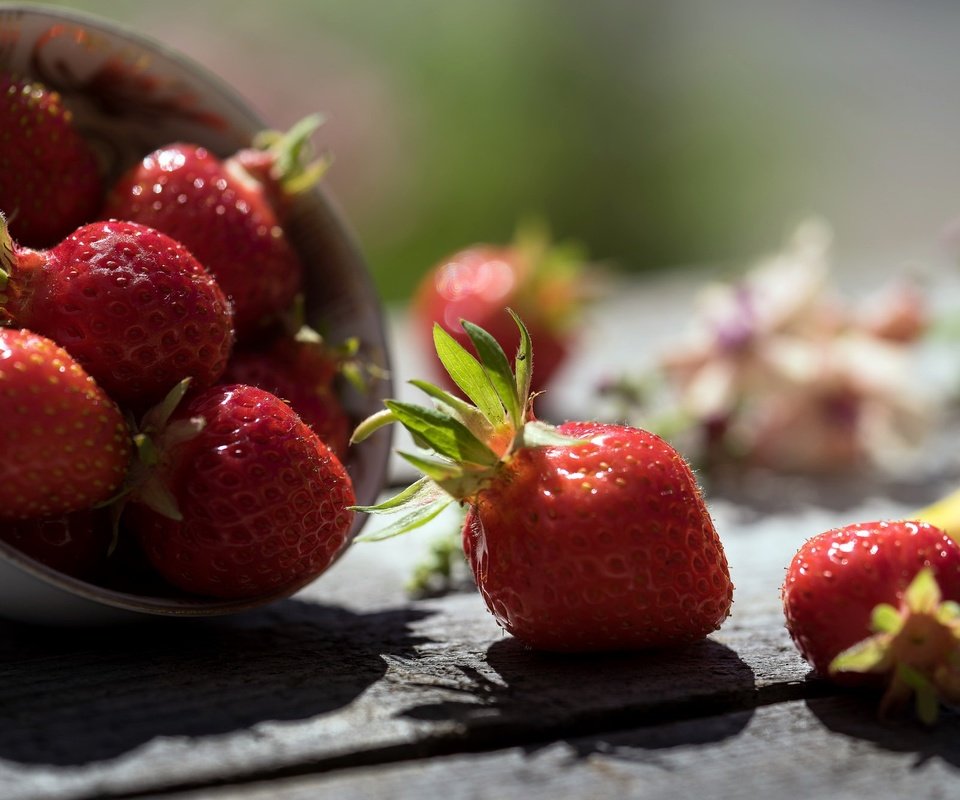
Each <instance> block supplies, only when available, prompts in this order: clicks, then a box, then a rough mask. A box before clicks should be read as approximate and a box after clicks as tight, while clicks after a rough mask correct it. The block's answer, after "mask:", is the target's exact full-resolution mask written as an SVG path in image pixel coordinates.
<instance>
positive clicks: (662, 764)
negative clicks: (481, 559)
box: [0, 290, 960, 800]
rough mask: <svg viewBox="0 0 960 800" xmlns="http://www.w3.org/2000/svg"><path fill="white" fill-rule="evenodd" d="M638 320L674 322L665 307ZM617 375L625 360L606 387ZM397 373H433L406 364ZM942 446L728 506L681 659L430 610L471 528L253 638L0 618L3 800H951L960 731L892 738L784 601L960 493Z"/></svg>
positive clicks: (794, 483)
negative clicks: (853, 540)
mask: <svg viewBox="0 0 960 800" xmlns="http://www.w3.org/2000/svg"><path fill="white" fill-rule="evenodd" d="M623 302H624V307H625V308H631V309H635V308H637V307H638V306H641V307H642V306H643V303H644V302H647V303H649V304H650V306H651V311H650V314H651V315H654V314H655V313H656V311H655V308H653V307H655V306H658V305H659V304H658V303H657V302H656V297H655V293H654V292H653V291H652V290H645V291H643V292H642V293H641V294H640V295H638V296H636V297H635V298H634V302H633V303H632V304H629V305H627V301H626V300H624V301H623ZM648 322H649V324H650V325H656V324H657V320H656V319H655V318H654V319H648ZM608 324H612V323H609V322H608ZM395 325H397V326H400V327H398V329H397V331H396V336H397V337H398V339H402V338H403V337H404V335H405V334H404V331H403V329H402V319H398V320H395ZM641 333H642V332H640V333H638V334H637V335H641ZM600 341H604V340H603V339H601V340H600ZM598 352H600V351H598ZM621 355H622V354H621ZM604 358H607V359H609V360H610V362H611V363H613V360H614V359H615V358H616V354H611V353H609V352H607V351H603V353H602V357H601V358H600V359H599V360H600V362H601V363H600V364H599V365H596V364H594V367H593V368H594V369H595V370H596V372H597V374H599V372H600V371H602V369H604V368H605V366H608V365H605V364H604V363H603V359H604ZM397 367H398V370H399V371H400V372H401V377H402V375H403V373H406V372H407V371H408V370H414V369H416V365H415V364H412V363H411V362H410V360H409V358H408V356H403V357H401V358H400V359H398V365H397ZM587 371H588V370H586V369H583V370H582V374H586V373H587ZM584 380H585V381H586V380H587V379H586V378H585V379H584ZM403 391H405V390H403ZM578 394H579V397H578ZM588 394H589V393H588V390H587V389H586V388H585V385H576V386H573V387H572V388H571V389H570V391H569V393H568V395H567V397H566V398H565V399H564V402H566V404H567V405H568V407H570V408H572V409H574V412H573V413H577V404H578V402H580V401H581V400H582V401H584V402H586V400H587V399H588ZM942 449H943V454H942V455H941V456H939V461H936V462H935V463H932V464H931V465H929V470H928V472H926V473H924V472H919V473H915V474H914V475H913V476H912V477H911V478H910V479H909V480H906V479H900V480H887V481H877V480H875V479H873V478H870V477H868V476H850V477H849V478H848V479H845V480H842V481H838V480H834V481H825V482H822V483H816V482H810V481H803V480H799V479H787V478H778V477H776V476H771V475H752V476H748V477H743V476H741V477H739V478H729V479H727V480H725V481H721V482H718V483H715V484H714V485H712V486H709V487H708V490H707V498H708V503H709V505H710V509H711V513H712V514H713V516H714V520H715V522H716V525H717V528H718V530H719V532H720V535H721V538H722V539H723V542H724V546H725V548H726V551H727V555H728V558H729V561H730V565H731V571H732V574H733V578H734V582H735V584H736V587H737V588H736V593H735V603H734V612H733V615H732V616H731V618H730V619H729V620H728V621H727V623H726V624H725V625H724V626H723V628H722V629H721V630H720V631H719V632H717V633H716V634H714V635H712V636H711V637H709V639H708V640H707V641H705V642H702V643H700V644H698V645H695V646H691V647H688V648H685V649H683V650H679V651H675V652H669V653H657V654H643V655H624V656H606V657H600V658H571V657H567V658H561V657H547V656H544V655H537V654H535V653H533V652H530V651H528V650H526V649H524V648H523V647H522V646H520V645H518V644H517V642H516V641H514V640H513V639H512V638H510V637H509V636H507V635H505V634H503V633H502V632H501V631H500V630H499V629H498V628H497V626H496V625H495V623H494V622H493V620H492V618H491V617H490V616H489V615H488V614H487V612H486V610H485V609H484V607H483V605H482V602H481V600H480V598H479V596H478V595H477V594H476V593H474V592H469V591H465V592H459V593H455V594H451V595H448V596H446V597H442V598H437V599H429V600H412V599H411V598H410V597H409V596H408V594H407V592H406V590H405V588H404V587H405V582H406V580H407V579H408V578H409V576H410V572H411V570H412V567H413V565H414V564H415V563H417V562H418V561H419V560H420V559H421V558H422V556H423V553H424V552H425V550H426V548H427V546H428V543H429V541H430V539H431V538H432V537H434V536H438V535H441V534H442V533H443V532H444V531H445V530H448V529H449V528H450V527H452V526H456V525H457V521H458V520H457V515H456V513H453V512H451V513H448V514H445V515H444V516H442V517H441V518H440V519H438V520H437V521H436V522H435V523H434V524H433V525H432V526H431V528H430V529H429V530H427V531H424V532H423V533H422V534H417V535H414V536H411V537H406V538H401V539H395V540H391V541H388V542H384V543H379V544H359V545H355V546H354V547H353V548H351V550H350V551H348V553H347V554H346V556H345V557H344V558H343V559H342V560H341V561H340V562H339V563H338V564H336V565H335V566H334V567H333V568H332V569H331V570H330V571H329V572H328V573H327V574H326V575H325V576H323V577H322V578H321V579H320V580H318V581H317V582H316V583H314V584H313V585H312V586H310V587H308V588H307V589H306V590H304V591H303V592H301V593H300V594H299V595H297V596H296V597H295V598H293V599H291V600H288V601H285V602H282V603H279V604H277V605H275V606H273V607H271V608H269V609H266V610H262V611H259V612H256V613H252V614H249V615H246V616H241V617H234V618H229V619H219V620H206V621H203V620H183V621H162V620H151V619H148V618H144V621H143V624H139V625H136V626H133V627H124V628H112V629H104V630H59V629H46V628H43V629H41V628H29V627H26V626H21V625H16V624H13V623H5V622H0V674H2V680H0V694H2V699H0V719H2V724H0V798H2V799H3V800H27V799H28V798H29V799H31V800H34V799H38V798H58V800H60V799H62V800H67V799H68V798H77V799H79V798H96V797H140V796H151V797H162V798H166V800H172V798H177V799H178V800H186V799H187V798H190V799H191V800H196V798H208V797H209V798H214V799H215V800H232V799H233V798H237V800H267V798H277V799H278V800H294V799H295V798H296V799H297V800H299V799H300V798H325V797H331V798H333V797H336V798H354V797H362V798H366V797H370V798H418V799H419V798H425V797H426V798H430V797H432V796H436V797H444V798H504V797H511V796H522V797H524V798H534V799H535V798H551V800H554V799H555V798H565V797H571V798H575V797H591V798H594V797H616V798H622V797H633V796H636V797H645V798H646V797H678V796H679V797H682V796H690V797H742V796H750V795H755V796H757V797H768V796H787V795H786V793H787V792H790V793H791V795H793V796H798V797H811V796H820V797H839V798H846V797H850V798H854V797H856V798H862V797H865V796H869V797H871V798H886V797H890V798H894V797H896V798H902V797H906V796H911V795H912V796H916V797H945V798H946V797H951V796H956V791H957V790H956V789H955V786H956V785H958V784H957V781H958V780H960V770H958V765H960V717H958V716H957V715H955V714H952V713H947V714H946V715H945V716H944V718H943V719H942V720H941V722H940V724H939V725H938V726H937V727H936V728H935V729H933V730H927V729H924V728H923V727H921V726H920V725H918V724H917V723H915V722H913V721H911V720H909V719H906V720H894V721H886V722H880V721H878V720H877V719H876V718H875V714H874V707H875V701H874V699H873V698H870V697H862V696H859V695H848V694H843V693H839V692H837V691H836V690H834V689H832V688H831V687H829V686H827V685H826V684H824V683H822V682H821V681H819V680H816V679H814V678H812V677H811V676H810V675H809V670H808V668H807V666H806V664H805V663H804V662H803V661H802V660H801V659H800V657H799V656H798V654H797V653H796V651H795V649H794V648H793V646H792V644H791V642H790V641H789V637H788V636H787V634H786V632H785V630H784V628H783V618H782V613H781V610H780V605H779V597H778V587H779V584H780V582H781V580H782V576H783V571H784V568H785V567H786V564H787V563H788V562H789V560H790V557H791V556H792V554H793V553H794V552H795V550H796V548H797V547H798V546H799V544H800V543H801V542H802V541H803V540H804V539H806V538H807V537H808V536H811V535H813V534H815V533H817V532H819V531H821V530H823V529H826V528H828V527H830V526H832V525H835V524H842V523H845V522H850V521H854V520H857V519H867V518H879V517H888V516H890V517H892V516H901V515H903V514H906V513H908V512H909V511H910V510H911V509H912V508H914V507H915V506H917V505H918V504H920V503H923V502H926V501H927V500H928V499H930V498H932V497H933V496H934V495H935V494H936V493H937V492H938V491H939V490H940V489H941V488H942V486H943V485H948V484H949V483H950V482H951V481H954V480H957V475H958V471H956V470H955V463H954V462H955V460H956V457H955V456H953V455H952V451H953V448H952V447H943V448H942ZM396 471H397V472H399V471H400V470H399V469H397V470H396Z"/></svg>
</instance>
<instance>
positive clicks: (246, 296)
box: [105, 118, 322, 339]
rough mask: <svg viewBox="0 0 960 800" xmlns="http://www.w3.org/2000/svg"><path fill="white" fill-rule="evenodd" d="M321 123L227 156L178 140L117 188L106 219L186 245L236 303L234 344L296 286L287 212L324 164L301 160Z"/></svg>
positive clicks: (267, 319) (286, 303)
mask: <svg viewBox="0 0 960 800" xmlns="http://www.w3.org/2000/svg"><path fill="white" fill-rule="evenodd" d="M317 124H319V123H318V120H317V119H316V118H308V120H305V121H304V122H303V123H301V124H300V125H298V126H295V128H294V129H293V130H291V131H290V134H289V136H288V137H282V138H279V139H275V140H272V142H271V144H272V146H271V147H270V148H269V149H268V150H266V151H257V152H254V151H252V150H249V151H247V150H244V151H241V152H240V153H237V154H236V155H234V156H232V157H231V158H228V159H226V160H220V159H219V158H218V157H217V156H216V155H214V154H213V153H211V152H209V151H208V150H207V149H206V148H203V147H199V146H197V145H194V144H189V143H182V142H181V143H172V144H170V145H168V146H166V147H163V148H160V149H159V150H155V151H154V152H152V153H150V154H149V155H147V156H146V157H145V158H144V159H143V160H142V161H141V162H140V163H139V164H137V165H135V166H134V167H133V168H132V169H130V170H129V171H128V172H127V173H126V174H124V175H123V176H122V177H121V178H120V180H119V181H118V182H117V183H116V184H115V185H114V187H113V188H112V189H111V191H110V192H109V194H108V196H107V202H106V207H105V215H106V216H110V217H116V218H118V219H127V220H132V221H134V222H139V223H141V224H144V225H149V226H150V227H152V228H156V229H157V230H159V231H163V232H164V233H166V234H168V235H170V236H172V237H173V238H174V239H177V240H178V241H180V242H182V243H183V244H184V245H185V246H186V247H187V248H189V249H190V251H191V252H193V254H194V255H195V256H196V257H197V258H198V259H199V260H200V262H201V263H202V264H203V265H204V266H206V267H207V269H209V270H210V271H211V272H212V273H213V274H214V276H215V277H216V279H217V281H218V283H219V284H220V286H221V287H222V288H223V291H224V292H226V294H227V296H228V297H230V299H231V300H232V302H233V305H234V316H235V322H234V324H235V326H236V330H237V336H238V338H240V339H251V338H254V336H255V334H257V333H258V332H259V331H260V330H261V329H262V328H264V327H265V326H267V325H269V324H272V323H273V322H274V321H276V319H277V318H278V317H279V316H281V315H282V314H283V313H284V312H286V311H287V309H289V308H290V306H291V304H292V303H293V301H294V298H295V297H296V295H297V293H298V292H299V291H300V288H301V282H302V277H303V265H302V263H301V261H300V258H299V256H298V255H297V253H296V251H295V250H294V247H293V245H292V243H291V242H290V240H289V238H288V237H287V235H286V233H285V232H284V228H283V224H284V215H283V211H284V210H285V207H286V205H288V204H289V199H290V197H292V196H293V195H295V194H297V193H299V192H302V191H304V190H305V189H307V188H309V187H310V186H312V185H313V183H315V182H316V180H317V179H318V178H319V174H320V169H321V168H322V165H321V166H316V167H310V168H304V167H303V166H302V165H301V161H300V154H301V152H302V151H303V150H304V148H305V145H306V142H307V140H308V139H309V136H310V134H311V133H312V132H313V130H314V129H315V128H316V126H317ZM248 167H249V168H248ZM281 198H282V200H281ZM277 206H281V207H279V208H278V207H277Z"/></svg>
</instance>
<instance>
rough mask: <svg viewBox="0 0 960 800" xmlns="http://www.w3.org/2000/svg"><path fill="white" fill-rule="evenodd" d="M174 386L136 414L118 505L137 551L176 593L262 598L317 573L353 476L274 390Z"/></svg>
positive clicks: (334, 537)
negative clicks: (133, 456) (131, 456)
mask: <svg viewBox="0 0 960 800" xmlns="http://www.w3.org/2000/svg"><path fill="white" fill-rule="evenodd" d="M184 388H185V387H182V386H180V387H177V389H175V390H174V391H173V392H171V395H170V396H169V397H168V398H167V399H166V400H165V401H164V403H162V404H161V405H159V406H157V407H156V408H155V409H153V410H151V411H150V412H148V414H147V415H146V416H145V418H144V421H143V425H142V427H141V431H140V433H138V434H137V437H136V438H137V442H138V445H139V448H140V457H141V462H140V463H139V464H138V467H137V473H136V474H135V475H134V477H133V479H132V481H131V492H130V496H129V498H128V502H127V505H126V507H125V509H124V512H123V513H124V518H125V521H126V522H127V523H129V529H130V530H133V531H136V533H137V535H138V537H139V540H140V542H141V544H142V546H143V549H144V551H145V553H146V555H147V558H148V559H149V560H150V562H151V563H152V564H153V567H154V568H155V569H156V570H157V572H159V573H160V574H161V575H162V576H163V577H164V578H165V579H166V580H167V581H169V582H170V583H171V584H173V585H174V586H176V587H178V588H180V589H182V590H183V591H185V592H190V593H193V594H200V595H207V596H212V597H219V598H246V597H259V596H267V595H271V594H275V593H280V592H284V591H287V590H289V589H291V588H294V587H297V586H300V585H302V584H304V583H306V582H307V581H308V580H310V579H312V578H314V577H316V576H318V575H319V574H320V573H322V572H323V571H324V570H325V569H326V568H327V567H328V566H329V565H330V564H331V563H332V562H333V560H334V559H335V558H336V556H337V555H338V554H339V553H340V552H341V550H342V549H343V548H344V547H345V546H346V544H347V535H348V533H349V531H350V525H351V523H352V521H353V512H352V511H350V510H349V509H348V506H350V505H351V504H352V503H353V502H355V500H354V494H353V486H352V484H351V481H350V478H349V476H348V475H347V472H346V470H345V468H344V467H343V465H342V464H341V463H340V461H339V460H338V459H337V457H336V456H335V455H334V454H333V453H332V452H331V451H330V449H329V448H328V447H327V446H326V445H325V444H324V443H323V442H322V441H321V440H320V438H319V437H318V436H317V435H316V434H315V433H314V432H313V431H312V430H310V428H308V427H307V425H305V424H304V423H303V422H302V421H301V420H300V418H299V417H298V416H297V415H296V414H295V413H294V411H293V410H292V409H291V408H290V407H289V406H288V405H287V404H286V403H284V402H283V401H282V400H281V399H280V398H278V397H276V396H274V395H272V394H270V393H269V392H265V391H263V390H262V389H257V388H255V387H252V386H243V385H231V386H214V387H212V388H209V389H207V390H205V391H204V392H202V393H200V394H199V395H197V396H195V397H193V398H192V399H189V400H188V401H187V402H185V403H183V404H181V403H180V402H179V401H180V397H181V396H182V392H183V389H184Z"/></svg>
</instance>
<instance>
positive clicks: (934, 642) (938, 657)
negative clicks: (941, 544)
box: [829, 567, 960, 725]
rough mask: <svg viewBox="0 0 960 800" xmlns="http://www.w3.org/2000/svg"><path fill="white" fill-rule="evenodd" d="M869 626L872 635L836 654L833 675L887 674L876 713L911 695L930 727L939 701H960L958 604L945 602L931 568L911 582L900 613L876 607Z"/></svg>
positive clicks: (924, 720)
mask: <svg viewBox="0 0 960 800" xmlns="http://www.w3.org/2000/svg"><path fill="white" fill-rule="evenodd" d="M870 626H871V629H872V630H873V631H874V634H873V635H872V636H869V637H868V638H866V639H864V640H863V641H861V642H858V643H857V644H855V645H853V646H851V647H849V648H847V649H846V650H844V651H843V652H841V653H840V654H838V655H837V656H836V657H835V658H834V659H833V661H832V662H831V663H830V666H829V670H830V672H831V673H837V672H857V673H873V674H886V675H889V677H890V680H889V683H888V685H887V689H886V692H885V694H884V696H883V699H882V700H881V703H880V713H881V714H886V713H887V712H888V711H889V710H891V709H893V708H895V707H897V706H900V705H903V704H904V703H905V702H906V701H908V700H909V698H910V696H911V695H913V696H914V698H915V705H916V712H917V716H918V717H919V718H920V720H921V721H923V722H924V723H926V724H928V725H932V724H933V723H934V722H936V719H937V711H938V705H939V703H940V702H941V701H943V702H945V703H951V704H952V703H960V604H957V603H956V602H954V601H952V600H947V601H944V600H943V598H942V594H941V592H940V587H939V585H938V584H937V581H936V578H935V577H934V574H933V571H932V570H931V569H930V568H929V567H924V568H923V569H922V570H920V572H918V573H917V575H916V577H915V578H914V579H913V581H911V583H910V585H909V586H908V587H907V589H906V591H905V592H904V595H903V601H902V603H901V605H900V608H899V609H898V608H895V607H894V606H892V605H890V604H888V603H881V604H879V605H878V606H876V608H874V609H873V613H872V616H871V622H870Z"/></svg>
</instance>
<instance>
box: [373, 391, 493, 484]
mask: <svg viewBox="0 0 960 800" xmlns="http://www.w3.org/2000/svg"><path fill="white" fill-rule="evenodd" d="M386 405H387V408H389V409H390V410H391V411H392V412H393V414H394V416H395V417H396V418H397V420H399V422H400V423H401V424H402V425H403V427H405V428H406V429H407V430H408V431H409V432H410V433H411V435H412V436H413V437H414V441H416V442H417V444H418V445H420V446H424V445H426V446H427V447H428V448H430V449H431V450H434V451H435V452H437V453H438V454H439V455H441V456H444V457H445V458H449V459H451V460H453V461H455V462H457V463H458V464H480V465H483V466H488V467H492V466H493V465H494V464H497V463H498V462H499V461H500V458H499V456H497V454H496V453H494V452H493V450H491V449H490V448H489V447H487V446H486V445H485V444H484V443H483V442H481V441H480V440H479V439H478V438H477V437H476V436H475V435H474V434H473V433H472V432H471V431H470V429H469V428H467V426H466V425H464V424H463V423H462V422H460V421H459V420H457V419H454V418H453V417H451V416H450V415H449V414H447V413H445V412H443V411H440V410H438V409H434V408H425V407H424V406H418V405H414V404H413V403H400V402H397V401H396V400H387V401H386Z"/></svg>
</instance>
